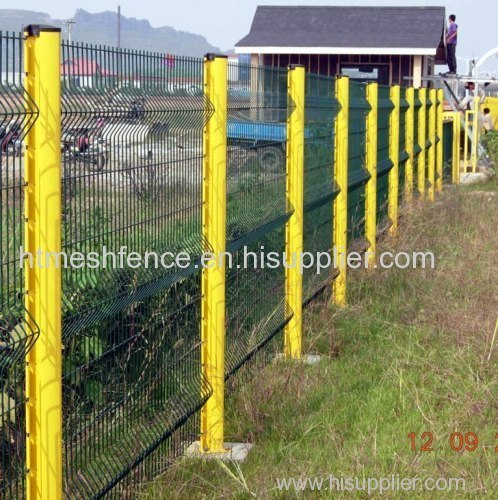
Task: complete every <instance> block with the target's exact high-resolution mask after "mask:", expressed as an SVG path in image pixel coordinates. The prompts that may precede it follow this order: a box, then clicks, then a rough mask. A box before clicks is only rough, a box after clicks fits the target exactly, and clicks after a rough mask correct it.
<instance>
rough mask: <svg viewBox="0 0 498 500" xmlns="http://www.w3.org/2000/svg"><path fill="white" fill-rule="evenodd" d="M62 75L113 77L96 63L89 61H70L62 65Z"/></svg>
mask: <svg viewBox="0 0 498 500" xmlns="http://www.w3.org/2000/svg"><path fill="white" fill-rule="evenodd" d="M61 74H62V75H66V76H95V75H97V74H99V75H101V76H112V75H111V73H110V72H108V71H106V70H105V69H103V68H102V67H100V65H99V64H97V63H96V62H95V61H90V60H88V59H68V60H66V61H64V63H63V64H61Z"/></svg>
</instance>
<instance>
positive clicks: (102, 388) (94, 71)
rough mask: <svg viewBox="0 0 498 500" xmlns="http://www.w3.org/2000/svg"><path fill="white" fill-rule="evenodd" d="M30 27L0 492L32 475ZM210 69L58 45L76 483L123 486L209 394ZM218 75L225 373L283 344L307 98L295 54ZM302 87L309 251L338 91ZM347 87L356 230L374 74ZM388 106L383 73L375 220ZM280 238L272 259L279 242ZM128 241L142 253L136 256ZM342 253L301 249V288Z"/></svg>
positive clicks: (68, 477)
mask: <svg viewBox="0 0 498 500" xmlns="http://www.w3.org/2000/svg"><path fill="white" fill-rule="evenodd" d="M24 41H25V40H24V37H22V36H20V35H9V34H1V33H0V68H1V81H0V141H1V150H0V159H1V176H0V198H1V199H0V201H1V206H0V222H1V224H0V236H1V238H0V253H1V257H2V260H1V266H0V270H1V274H0V431H1V442H0V496H1V497H2V498H4V497H5V498H21V497H23V496H24V493H25V486H24V483H25V476H26V473H27V470H26V452H25V448H26V445H25V442H26V432H25V427H26V422H25V420H26V419H25V405H26V394H25V390H24V380H25V373H24V372H25V358H26V353H27V352H28V350H29V349H30V348H31V347H32V346H33V343H34V342H35V340H36V338H37V336H38V333H39V332H38V331H37V328H36V326H34V323H33V322H29V321H28V322H27V321H26V312H25V307H24V294H25V288H26V287H25V284H24V280H23V272H22V269H21V267H20V266H19V248H20V247H22V245H23V234H24V223H25V219H24V215H23V211H24V191H25V187H26V186H25V184H26V182H25V177H26V172H25V166H24V165H25V156H26V155H25V152H24V148H23V140H24V137H25V136H26V134H27V132H28V130H29V129H30V127H31V126H32V125H33V123H34V121H35V120H36V117H37V113H38V110H37V107H36V104H35V103H34V102H32V100H31V99H30V97H29V95H28V94H27V93H26V92H25V90H24V88H23V85H22V81H21V79H22V75H23V71H24V70H23V50H22V47H23V44H24ZM204 71H205V61H204V60H202V59H196V58H187V57H176V56H172V55H164V54H155V53H145V52H140V51H130V50H121V49H119V50H118V49H113V48H110V47H101V46H98V47H96V46H90V45H84V44H77V43H76V44H70V43H67V42H63V43H62V46H61V67H60V80H61V86H62V136H61V143H60V144H57V145H56V147H57V148H59V147H60V151H61V156H62V173H61V181H62V207H61V216H62V250H63V254H62V255H61V257H60V258H61V259H62V262H61V265H62V267H63V271H62V314H63V324H62V341H63V356H62V391H63V470H64V493H65V495H66V496H67V497H69V498H94V497H102V496H105V495H117V496H122V497H123V496H126V495H130V494H131V493H130V492H131V491H132V490H130V489H129V488H130V487H131V485H132V484H133V483H136V482H140V481H143V480H145V479H147V478H150V477H153V476H155V475H157V474H158V473H160V472H161V471H163V470H164V469H165V468H166V467H167V466H168V465H169V464H170V463H171V461H172V460H173V459H174V458H175V457H176V456H177V455H178V454H180V453H183V452H185V450H186V448H187V446H189V445H190V444H191V443H192V442H193V441H194V440H196V439H197V438H198V436H199V429H200V427H199V414H200V409H201V408H202V407H203V405H204V403H205V402H206V401H207V399H208V398H209V397H210V395H211V393H212V388H211V387H210V385H209V383H208V382H207V380H206V379H205V378H204V376H203V368H202V360H201V351H202V349H203V348H204V347H205V339H204V338H202V337H201V321H203V320H204V317H203V316H201V313H202V310H201V303H202V300H203V289H202V287H201V273H202V271H201V266H200V265H199V263H200V259H201V256H202V254H203V252H205V251H206V250H209V248H208V247H209V245H208V242H206V241H205V239H204V238H203V234H205V232H204V229H205V228H204V227H203V225H205V224H207V223H209V221H207V220H205V213H204V212H203V209H205V207H206V203H207V202H206V198H205V193H204V192H203V188H204V187H205V183H206V182H207V181H206V178H205V174H206V172H205V170H204V169H205V163H204V162H205V156H206V147H205V145H206V142H205V141H206V138H205V137H203V136H204V135H205V133H206V127H205V126H206V123H207V122H208V120H209V119H210V118H211V117H212V116H213V112H214V111H215V108H214V105H213V103H211V102H210V101H209V100H208V99H207V98H206V85H207V83H206V80H205V75H204ZM227 76H228V78H227V88H228V117H227V123H226V140H227V176H226V192H227V196H226V248H227V252H228V257H227V258H228V260H229V261H230V264H229V265H228V266H226V269H225V281H226V294H225V298H226V312H225V317H224V320H225V325H226V342H225V378H226V379H231V378H232V376H233V375H234V374H235V373H238V372H239V370H240V369H241V368H242V367H244V366H247V362H248V361H250V360H251V359H252V358H253V357H254V355H255V354H256V353H257V352H259V351H260V350H262V349H263V348H268V349H266V350H265V352H270V351H271V352H273V351H275V350H279V351H282V349H283V345H282V344H283V342H282V341H281V340H279V343H278V345H277V344H276V343H275V337H276V335H277V334H280V333H281V332H282V331H283V329H284V327H285V326H286V324H287V323H288V321H289V320H290V319H291V318H292V315H293V311H292V310H290V308H289V306H288V305H287V300H286V299H287V297H286V281H285V280H286V274H285V267H284V266H283V265H281V262H282V257H283V254H284V250H285V248H286V238H289V235H288V233H287V235H286V224H288V222H289V220H290V218H291V217H292V216H293V214H294V213H295V207H293V206H292V205H291V203H290V202H289V192H288V189H289V183H288V181H289V171H290V170H289V163H290V161H292V160H291V158H290V157H291V154H290V153H289V151H290V150H289V148H288V142H289V140H290V139H289V127H288V119H289V117H290V116H291V114H292V113H293V112H294V110H295V102H297V101H294V102H293V100H292V99H291V96H290V94H289V88H288V72H287V70H285V69H281V68H267V67H262V66H253V65H243V64H229V67H228V75H227ZM305 89H306V90H305V95H304V99H303V100H304V103H305V119H304V124H303V127H304V151H301V153H302V154H303V156H304V169H303V171H302V172H300V173H299V175H300V176H301V177H300V178H299V179H298V182H300V183H301V186H302V189H303V194H304V218H303V224H302V234H303V249H304V251H305V252H310V254H314V255H316V254H317V253H318V252H331V250H332V248H333V245H334V241H333V237H332V235H333V233H334V224H335V221H334V211H333V207H334V203H335V200H336V198H337V195H338V193H339V189H338V187H337V185H336V183H335V174H336V171H337V168H339V166H338V165H336V164H335V160H334V159H335V155H336V152H337V147H338V146H337V144H336V120H337V116H338V112H339V111H340V106H339V104H338V96H337V94H336V92H337V85H336V79H334V78H330V77H326V76H321V75H315V74H308V75H307V76H306V85H305ZM349 95H350V98H349V103H347V104H348V106H349V124H348V126H349V138H348V141H347V142H348V146H349V149H348V150H349V157H348V161H347V165H341V166H340V168H347V172H348V202H347V209H348V216H347V229H348V236H349V237H348V239H349V242H350V247H354V246H355V245H356V246H361V245H362V244H363V243H364V242H365V240H364V233H365V216H366V210H367V208H366V206H365V193H366V189H365V188H366V185H367V183H368V181H369V179H370V174H369V173H368V171H367V169H366V157H365V155H366V146H367V126H366V123H367V116H368V115H369V113H370V112H371V111H372V108H371V105H370V104H369V102H368V100H367V85H366V84H364V83H360V82H355V81H351V82H350V84H349ZM420 105H421V102H420V101H419V100H418V99H417V100H416V106H415V113H414V116H415V123H414V128H415V139H416V140H417V141H418V142H420V141H422V140H425V138H422V136H420V137H418V133H419V132H418V131H419V117H418V109H419V108H420ZM408 106H409V103H408V102H407V100H406V92H405V90H404V89H402V91H401V106H400V110H401V113H400V120H399V143H400V159H399V166H398V168H399V198H400V199H401V198H402V197H403V193H404V183H405V163H406V161H407V160H408V151H409V150H411V148H412V146H413V145H412V144H409V143H408V142H407V137H406V128H407V121H406V113H407V110H408ZM392 110H393V103H392V102H391V99H390V89H389V88H388V87H383V86H380V87H379V103H378V106H377V110H376V111H377V113H378V130H377V140H378V144H377V156H378V158H377V164H376V165H375V166H374V168H375V169H376V175H377V193H376V196H377V214H376V216H377V221H378V222H377V225H378V228H381V227H382V224H383V221H385V220H386V214H387V206H388V204H389V175H388V174H389V171H390V169H391V168H392V167H393V162H392V159H391V158H390V149H389V147H390V138H391V135H390V126H391V122H390V114H391V111H392ZM294 116H295V115H294ZM426 119H427V120H428V118H426ZM427 125H429V122H428V123H427ZM449 140H450V139H448V141H449ZM420 146H424V150H425V146H426V144H425V143H424V144H419V145H417V146H415V151H416V153H419V152H420V151H421V149H422V148H421V147H420ZM449 151H450V152H451V148H450V149H449ZM423 154H425V152H424V153H423ZM447 157H448V154H446V158H447ZM294 182H296V179H294ZM416 183H417V170H416V169H415V172H414V185H415V186H416V185H417V184H416ZM224 201H225V200H224ZM344 221H345V219H344ZM345 222H346V221H345ZM120 251H121V253H120ZM166 252H169V253H166ZM180 252H184V254H186V255H188V264H187V265H186V266H184V267H183V266H180V265H179V264H178V260H174V259H173V256H174V255H177V254H179V253H180ZM271 252H275V254H274V255H275V256H277V258H278V259H280V264H279V265H274V261H273V262H272V263H269V262H268V257H269V255H270V254H271ZM71 255H72V257H71V258H70V261H69V262H68V261H67V260H66V256H71ZM76 255H80V257H79V258H77V259H76V260H75V259H74V257H75V256H76ZM137 255H138V256H139V258H140V259H141V261H142V264H143V265H142V264H138V265H137V260H136V256H137ZM68 258H69V257H68ZM82 261H84V263H83V264H82ZM268 264H273V265H268ZM277 264H278V263H277ZM307 264H308V262H307V261H306V257H305V258H304V260H303V266H304V267H305V268H306V267H307ZM334 273H335V270H334V269H333V267H332V268H331V269H328V270H326V271H323V272H322V273H321V274H317V272H316V269H315V268H309V269H305V270H304V274H303V278H302V287H303V294H302V295H303V302H304V303H305V304H307V303H308V302H309V301H311V300H312V299H313V298H314V297H315V296H316V295H317V294H318V293H320V292H321V291H323V290H325V289H326V288H327V286H328V285H329V283H330V282H331V281H332V279H333V278H334V276H335V274H334ZM28 323H29V324H30V325H31V328H28V326H27V324H28Z"/></svg>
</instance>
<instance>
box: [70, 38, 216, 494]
mask: <svg viewBox="0 0 498 500" xmlns="http://www.w3.org/2000/svg"><path fill="white" fill-rule="evenodd" d="M62 61H63V63H62V69H61V71H62V84H63V102H62V105H63V119H62V128H63V134H62V144H61V150H62V156H63V179H62V190H63V232H62V234H63V250H64V251H65V252H66V253H67V254H73V253H74V252H82V253H83V254H86V255H88V254H89V253H90V252H98V254H99V255H100V267H99V269H98V270H97V269H96V267H97V266H95V268H92V267H91V265H84V266H82V267H81V268H75V267H74V265H73V266H72V267H71V268H67V269H64V270H63V276H62V281H63V344H64V359H63V404H64V410H63V411H64V419H63V431H64V464H65V491H66V494H67V495H68V496H69V497H78V498H88V497H96V496H102V495H104V494H106V493H108V492H109V491H110V490H111V489H112V488H113V487H114V486H116V485H117V484H119V483H120V481H121V480H122V479H123V478H125V477H126V478H127V479H128V480H143V479H145V478H146V477H147V476H148V475H149V474H151V475H152V474H154V473H157V472H159V471H160V470H161V468H162V467H163V466H165V465H166V464H167V463H168V460H169V458H170V457H171V456H173V455H175V454H178V453H181V452H182V451H183V450H184V448H185V446H186V445H188V444H189V443H190V442H191V441H193V440H194V439H195V437H196V433H197V429H194V428H192V427H190V426H188V427H186V428H182V432H181V433H175V431H176V430H177V429H179V428H180V427H181V426H182V425H183V424H185V423H186V422H187V421H189V417H191V416H193V415H195V414H196V413H197V412H198V411H199V409H200V408H201V406H202V404H203V403H204V402H205V401H206V399H207V397H208V396H209V394H210V389H209V387H208V386H207V385H206V383H205V382H204V381H203V380H202V377H201V374H200V366H201V363H200V347H201V345H200V299H201V290H200V271H199V269H198V266H197V267H196V265H195V263H196V262H198V259H199V257H200V255H201V253H202V250H203V248H202V238H201V235H202V227H201V224H202V220H201V210H202V192H201V182H202V158H203V151H202V131H203V127H204V124H205V122H206V120H207V119H208V117H209V114H210V113H211V112H212V107H211V106H210V104H209V103H208V102H207V101H206V98H205V96H204V94H203V61H202V60H201V59H192V58H185V57H174V56H170V55H167V56H165V55H163V54H154V53H145V52H136V51H128V50H116V49H111V48H103V47H92V46H88V45H81V44H68V43H65V42H64V43H63V45H62ZM125 247H126V248H125ZM122 249H125V250H122ZM120 250H121V251H122V252H123V253H124V257H123V258H121V257H120V256H116V258H114V257H113V256H109V254H107V255H105V253H106V252H115V253H117V252H119V251H120ZM131 252H137V254H139V255H141V256H142V257H143V259H144V262H146V265H145V266H144V265H142V266H140V265H137V261H136V260H133V258H132V260H129V259H128V257H131V256H132V254H131ZM165 252H171V253H172V254H178V253H179V252H185V253H186V254H188V256H190V263H187V265H186V266H185V267H179V266H177V265H176V264H175V263H174V262H173V259H172V256H171V254H168V255H167V254H165ZM99 255H96V258H97V257H98V256H99ZM87 264H89V262H88V261H87ZM98 264H99V262H98V261H97V265H98ZM159 450H160V451H162V452H163V453H164V454H163V455H160V454H159ZM161 464H162V465H161ZM130 472H133V473H132V474H130ZM124 484H125V483H121V484H120V486H119V488H116V490H115V491H117V493H119V492H120V491H121V492H122V489H123V488H124ZM120 488H121V489H120ZM117 493H116V494H117Z"/></svg>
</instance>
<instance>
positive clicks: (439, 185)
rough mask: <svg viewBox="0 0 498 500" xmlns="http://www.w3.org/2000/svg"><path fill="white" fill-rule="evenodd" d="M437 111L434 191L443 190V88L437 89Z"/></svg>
mask: <svg viewBox="0 0 498 500" xmlns="http://www.w3.org/2000/svg"><path fill="white" fill-rule="evenodd" d="M436 96H437V102H438V104H437V111H436V134H437V137H438V138H439V141H438V143H437V147H436V191H437V192H438V193H440V192H441V191H442V190H443V168H444V156H443V148H444V142H443V136H444V131H443V101H444V91H443V89H438V90H437V94H436Z"/></svg>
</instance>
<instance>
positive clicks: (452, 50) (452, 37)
mask: <svg viewBox="0 0 498 500" xmlns="http://www.w3.org/2000/svg"><path fill="white" fill-rule="evenodd" d="M455 21H456V16H455V15H454V14H451V16H450V17H449V23H448V32H447V34H446V62H447V63H448V70H449V71H448V72H447V73H442V76H456V74H457V61H456V46H457V39H458V24H457V23H456V22H455Z"/></svg>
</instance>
